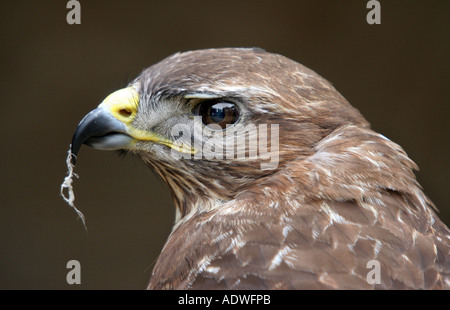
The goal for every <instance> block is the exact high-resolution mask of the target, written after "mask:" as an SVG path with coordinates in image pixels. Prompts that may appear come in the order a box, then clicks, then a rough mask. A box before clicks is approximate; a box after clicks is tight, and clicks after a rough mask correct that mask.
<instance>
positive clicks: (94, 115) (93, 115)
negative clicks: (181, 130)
mask: <svg viewBox="0 0 450 310" xmlns="http://www.w3.org/2000/svg"><path fill="white" fill-rule="evenodd" d="M138 107H139V94H138V92H137V90H136V89H135V88H134V87H132V86H130V87H127V88H124V89H120V90H118V91H116V92H114V93H112V94H111V95H109V96H108V97H106V99H105V100H104V101H103V102H102V103H101V104H100V105H99V106H98V108H97V109H95V110H93V111H91V112H89V113H88V114H87V115H86V116H85V117H84V118H83V119H82V120H81V122H80V123H79V124H78V127H77V129H76V131H75V134H74V135H73V138H72V146H71V153H72V164H73V165H75V163H76V161H77V155H78V152H79V151H80V148H81V145H82V144H87V145H89V146H91V147H93V148H95V149H99V150H109V151H110V150H121V149H131V148H132V147H133V146H134V144H135V142H137V141H150V142H155V143H159V144H162V145H165V146H168V147H170V148H173V149H175V150H177V151H179V152H183V153H190V154H193V153H194V152H195V151H194V150H193V149H192V148H191V147H186V146H184V145H179V144H177V143H176V142H174V141H171V140H169V139H167V138H164V137H161V136H160V135H158V134H156V133H154V132H151V131H147V130H141V129H138V128H136V127H134V126H133V124H132V122H133V120H134V119H135V117H136V114H137V112H138Z"/></svg>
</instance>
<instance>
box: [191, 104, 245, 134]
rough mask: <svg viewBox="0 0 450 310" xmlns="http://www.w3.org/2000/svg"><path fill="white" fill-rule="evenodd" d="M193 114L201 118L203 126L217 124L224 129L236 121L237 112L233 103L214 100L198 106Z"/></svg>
mask: <svg viewBox="0 0 450 310" xmlns="http://www.w3.org/2000/svg"><path fill="white" fill-rule="evenodd" d="M195 114H197V115H199V116H201V117H202V122H203V124H205V125H210V124H217V125H219V126H220V127H221V128H222V129H225V127H226V126H227V125H231V124H234V123H235V122H236V121H237V120H238V117H239V110H238V108H237V106H236V105H235V104H234V103H231V102H221V101H216V100H214V101H207V102H203V103H201V104H199V105H198V107H197V108H196V109H195Z"/></svg>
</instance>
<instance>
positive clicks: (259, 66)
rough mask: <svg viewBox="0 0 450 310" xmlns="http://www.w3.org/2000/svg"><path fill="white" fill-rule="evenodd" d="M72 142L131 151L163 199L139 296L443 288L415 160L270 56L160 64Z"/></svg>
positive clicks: (188, 57)
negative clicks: (157, 249)
mask: <svg viewBox="0 0 450 310" xmlns="http://www.w3.org/2000/svg"><path fill="white" fill-rule="evenodd" d="M83 143H84V144H87V145H89V146H92V147H94V148H97V149H101V150H126V151H129V152H131V153H134V154H137V155H138V156H139V157H141V158H142V159H143V160H144V161H145V162H146V163H148V164H149V165H150V166H151V167H152V168H153V169H154V170H155V171H157V172H158V174H159V175H160V176H161V177H162V178H163V180H164V181H165V183H166V184H167V185H168V187H169V189H170V191H171V193H172V196H173V198H174V201H175V205H176V211H177V212H176V214H177V215H176V221H175V226H174V228H173V231H172V233H171V235H170V236H169V239H168V241H167V243H166V245H165V247H164V249H163V251H162V253H161V255H160V257H159V259H158V261H157V263H156V265H155V267H154V270H153V273H152V278H151V280H150V283H149V288H155V289H161V288H164V289H167V288H168V289H171V288H176V289H179V288H194V289H195V288H197V289H202V288H237V289H238V288H255V289H261V288H268V289H282V288H446V287H449V284H450V283H449V281H450V280H449V272H450V266H449V264H450V263H449V249H450V242H449V240H450V238H449V236H450V233H449V230H448V228H447V227H446V226H445V225H444V224H443V223H442V222H441V221H440V220H439V218H438V217H437V216H436V215H435V213H434V211H433V210H432V209H433V205H432V203H431V201H430V200H429V199H428V198H427V197H426V196H425V194H424V193H423V192H422V190H421V187H420V185H419V184H418V183H417V181H416V179H415V176H414V174H413V172H412V169H414V168H416V166H415V164H414V163H413V162H412V161H411V160H410V159H409V158H408V157H407V155H406V154H405V152H404V151H403V150H402V149H401V147H399V146H398V145H397V144H395V143H393V142H392V141H390V140H389V139H387V138H385V137H384V136H382V135H380V134H378V133H376V132H374V131H372V130H371V129H370V126H369V124H368V122H367V121H366V120H365V119H364V118H363V116H362V115H361V114H360V113H359V112H358V110H356V109H355V108H353V107H352V106H351V105H350V104H349V103H348V102H347V101H346V100H345V99H344V98H343V97H342V96H341V95H340V94H339V93H338V92H337V91H336V90H335V88H334V87H333V86H332V85H331V84H330V83H329V82H328V81H326V80H325V79H323V78H322V77H320V76H319V75H318V74H316V73H315V72H313V71H312V70H310V69H308V68H306V67H304V66H302V65H301V64H299V63H296V62H294V61H292V60H290V59H288V58H286V57H283V56H281V55H276V54H272V53H268V52H266V51H264V50H261V49H256V48H255V49H244V48H224V49H209V50H199V51H191V52H185V53H178V54H175V55H172V56H170V57H168V58H166V59H164V60H162V61H161V62H159V63H157V64H155V65H153V66H151V67H149V68H147V69H146V70H144V71H143V72H142V73H141V74H140V75H139V76H138V77H137V78H136V79H135V80H134V81H133V82H132V83H130V84H129V85H128V86H127V87H126V88H124V89H121V90H118V91H117V92H114V93H113V94H111V95H110V96H108V97H107V98H106V99H105V100H104V101H103V102H102V103H101V104H100V105H99V106H98V108H96V109H95V110H93V111H92V112H90V113H89V114H88V115H86V117H85V118H84V119H83V120H82V121H81V122H80V124H79V126H78V128H77V131H76V133H75V135H74V137H73V141H72V153H73V155H74V157H73V158H74V161H75V160H76V155H77V154H78V151H79V149H80V147H81V145H82V144H83ZM252 146H253V148H252ZM374 261H375V262H378V265H377V266H378V267H379V268H378V269H377V272H378V274H377V275H376V276H378V277H375V278H374V279H375V280H373V279H372V280H373V281H372V280H370V279H369V278H370V277H369V272H370V271H371V269H368V266H369V262H374ZM372 275H373V274H371V276H372Z"/></svg>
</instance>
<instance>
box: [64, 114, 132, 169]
mask: <svg viewBox="0 0 450 310" xmlns="http://www.w3.org/2000/svg"><path fill="white" fill-rule="evenodd" d="M133 140H134V139H133V138H132V137H131V136H130V135H129V134H128V133H127V130H126V127H125V124H124V123H122V122H121V121H119V120H118V119H117V118H115V117H114V116H112V115H111V113H109V111H107V110H106V109H104V108H103V107H99V108H97V109H95V110H93V111H91V112H89V114H87V115H86V116H85V117H84V118H83V119H82V120H81V122H80V124H79V125H78V127H77V129H76V131H75V134H74V135H73V138H72V147H71V152H72V164H74V165H75V163H76V158H77V155H78V152H79V151H80V148H81V145H82V144H83V143H84V144H86V145H89V146H91V147H93V148H95V149H99V150H120V149H126V148H128V147H130V146H131V144H132V143H133Z"/></svg>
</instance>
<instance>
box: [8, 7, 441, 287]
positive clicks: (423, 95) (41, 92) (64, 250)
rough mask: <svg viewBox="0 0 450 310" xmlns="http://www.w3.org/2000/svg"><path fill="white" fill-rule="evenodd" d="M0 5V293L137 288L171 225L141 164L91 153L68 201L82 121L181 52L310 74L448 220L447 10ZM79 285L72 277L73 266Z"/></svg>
mask: <svg viewBox="0 0 450 310" xmlns="http://www.w3.org/2000/svg"><path fill="white" fill-rule="evenodd" d="M380 2H381V25H368V24H367V23H366V14H367V13H368V11H369V10H368V9H366V3H367V1H365V0H360V1H317V0H314V1H313V0H311V1H243V0H240V1H215V2H213V1H83V0H81V1H80V3H81V25H68V24H67V23H66V14H67V13H68V11H69V10H68V9H66V3H67V1H2V2H1V9H0V31H1V43H0V61H1V73H0V75H1V83H0V93H1V98H2V99H1V115H2V120H1V122H0V132H1V143H0V148H1V160H0V173H1V180H0V236H1V237H0V238H1V239H0V242H1V245H0V289H80V288H82V289H142V288H145V286H146V284H147V281H148V279H149V277H150V273H151V269H152V266H153V263H154V262H155V260H156V258H157V255H158V253H159V252H160V250H161V248H162V246H163V244H164V242H165V240H166V238H167V236H168V234H169V231H170V229H171V225H172V222H173V219H174V208H173V205H172V202H171V200H170V195H169V192H168V190H167V189H166V188H165V186H164V185H163V183H162V182H161V181H160V180H159V179H158V178H157V177H156V176H154V175H153V173H152V172H151V170H150V169H147V168H146V167H145V166H144V165H143V164H142V163H141V162H140V161H139V160H138V159H137V158H133V157H131V156H127V157H125V158H121V157H118V156H117V155H116V154H115V153H112V152H101V151H96V150H93V149H91V148H87V147H83V148H82V149H81V152H80V156H79V160H78V164H77V167H76V169H75V172H76V173H78V174H79V175H80V178H79V179H77V180H76V181H75V195H76V205H77V206H78V208H79V209H80V210H81V211H82V212H84V214H85V216H86V219H87V225H88V232H87V233H86V231H85V230H84V228H83V226H82V224H81V222H80V221H79V220H77V216H76V214H75V212H74V211H73V210H72V209H71V208H69V206H68V205H67V204H66V203H65V202H64V201H63V200H62V199H61V197H60V196H59V186H60V184H61V182H62V181H63V178H64V176H65V175H66V166H65V159H66V155H67V153H66V152H67V148H68V145H69V143H70V141H71V138H72V134H73V133H74V130H75V128H76V126H77V124H78V122H79V121H80V120H81V118H82V117H83V116H84V115H85V114H86V113H87V112H89V111H90V110H91V109H93V108H94V107H96V106H97V105H98V104H99V103H100V102H101V101H102V100H103V99H104V97H105V96H106V95H108V94H109V93H111V92H112V91H114V90H116V89H118V88H121V87H123V86H124V85H126V84H127V83H128V82H129V81H130V80H131V79H132V78H134V77H135V76H136V75H137V74H138V73H139V72H140V71H141V70H142V69H144V68H145V67H147V66H149V65H151V64H153V63H155V62H157V61H159V60H160V59H162V58H164V57H166V56H168V55H170V54H172V53H175V52H177V51H185V50H191V49H200V48H209V47H228V46H230V47H238V46H243V47H252V46H259V47H262V48H264V49H266V50H268V51H271V52H276V53H280V54H283V55H285V56H288V57H290V58H292V59H294V60H296V61H298V62H301V63H302V64H304V65H306V66H307V67H310V68H311V69H313V70H315V71H316V72H318V73H319V74H321V75H322V76H323V77H325V78H326V79H328V80H330V81H331V82H333V83H334V85H335V87H336V88H337V89H338V90H339V91H340V92H341V93H342V94H343V95H344V97H346V98H347V99H348V100H349V101H350V103H352V104H353V105H354V106H355V107H357V108H358V109H360V111H361V112H362V113H363V114H364V115H365V116H366V118H367V119H368V120H369V121H370V122H371V123H372V126H373V128H374V129H375V130H376V131H378V132H380V133H382V134H384V135H385V136H387V137H389V138H390V139H392V140H393V141H395V142H397V143H399V144H400V145H402V146H403V148H404V149H405V150H406V151H407V153H408V154H409V155H410V157H411V158H412V159H413V160H414V161H415V162H416V163H418V165H419V166H420V168H421V171H420V172H418V173H417V175H418V179H419V181H420V183H421V184H422V186H423V187H424V189H425V192H426V193H427V194H428V195H429V196H430V197H431V199H432V200H433V201H434V202H435V203H436V205H437V206H438V207H439V209H440V211H441V212H440V217H441V218H442V219H443V220H444V221H445V222H446V223H447V225H449V224H450V206H449V205H448V202H449V194H448V189H449V188H448V185H449V182H448V171H449V122H448V118H449V113H448V107H449V94H448V91H449V89H448V83H449V64H450V62H449V55H450V49H449V29H450V28H449V26H450V25H449V17H448V13H449V12H450V2H449V1H427V2H423V1H382V0H381V1H380ZM71 259H76V260H79V261H80V263H81V271H82V272H81V282H82V284H81V285H78V286H77V285H74V286H70V285H68V284H67V283H66V274H67V272H68V270H67V269H66V263H67V261H69V260H71Z"/></svg>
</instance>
